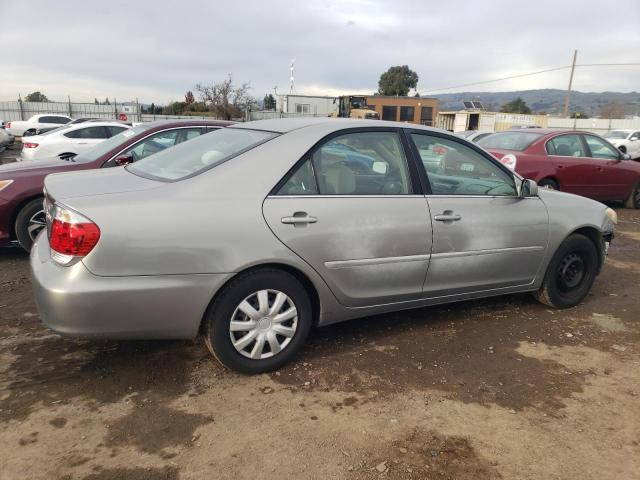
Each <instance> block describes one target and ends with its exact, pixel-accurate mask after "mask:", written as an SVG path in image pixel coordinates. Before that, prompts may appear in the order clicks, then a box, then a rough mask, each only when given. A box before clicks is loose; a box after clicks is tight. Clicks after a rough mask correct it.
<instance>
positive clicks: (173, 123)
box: [139, 118, 236, 130]
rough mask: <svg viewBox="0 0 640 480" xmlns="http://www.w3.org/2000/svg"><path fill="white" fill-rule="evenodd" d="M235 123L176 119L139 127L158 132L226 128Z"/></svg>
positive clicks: (157, 121)
mask: <svg viewBox="0 0 640 480" xmlns="http://www.w3.org/2000/svg"><path fill="white" fill-rule="evenodd" d="M235 123H236V122H231V121H227V120H201V119H197V118H195V119H193V120H192V119H190V118H189V119H176V120H155V121H153V122H143V123H140V124H139V125H145V126H146V127H148V129H154V130H159V129H162V128H173V127H192V126H195V127H199V126H205V127H226V126H229V125H234V124H235Z"/></svg>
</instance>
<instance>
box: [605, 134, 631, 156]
mask: <svg viewBox="0 0 640 480" xmlns="http://www.w3.org/2000/svg"><path fill="white" fill-rule="evenodd" d="M604 138H606V139H607V140H608V141H609V143H611V144H613V145H614V146H616V147H617V148H618V149H619V150H620V151H622V153H628V154H629V156H630V157H631V158H633V159H637V158H640V130H611V131H609V132H607V133H605V134H604Z"/></svg>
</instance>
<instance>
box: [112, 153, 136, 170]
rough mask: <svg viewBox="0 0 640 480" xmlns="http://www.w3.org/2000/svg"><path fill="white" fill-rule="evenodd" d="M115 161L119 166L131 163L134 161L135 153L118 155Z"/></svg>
mask: <svg viewBox="0 0 640 480" xmlns="http://www.w3.org/2000/svg"><path fill="white" fill-rule="evenodd" d="M115 162H116V165H117V166H118V167H122V166H124V165H129V164H130V163H133V155H131V154H128V155H120V156H119V157H116V159H115Z"/></svg>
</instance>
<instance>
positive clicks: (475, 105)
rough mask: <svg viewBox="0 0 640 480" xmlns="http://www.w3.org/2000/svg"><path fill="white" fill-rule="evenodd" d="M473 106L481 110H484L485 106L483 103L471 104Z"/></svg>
mask: <svg viewBox="0 0 640 480" xmlns="http://www.w3.org/2000/svg"><path fill="white" fill-rule="evenodd" d="M471 103H472V104H473V108H479V109H480V110H484V106H483V105H482V102H471Z"/></svg>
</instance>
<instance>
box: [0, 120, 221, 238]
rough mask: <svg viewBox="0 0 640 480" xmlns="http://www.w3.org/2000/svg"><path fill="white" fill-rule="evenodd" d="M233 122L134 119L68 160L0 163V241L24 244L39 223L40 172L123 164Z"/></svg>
mask: <svg viewBox="0 0 640 480" xmlns="http://www.w3.org/2000/svg"><path fill="white" fill-rule="evenodd" d="M232 123H233V122H224V121H217V120H216V121H214V120H183V121H176V120H164V121H158V122H152V123H144V124H140V125H138V126H136V127H134V128H133V129H130V130H125V131H124V132H122V133H119V134H118V135H116V136H114V137H111V138H109V139H108V140H105V141H104V142H102V143H100V144H98V145H97V146H96V147H95V148H94V149H92V150H90V151H89V152H87V153H85V154H83V155H78V156H77V157H74V158H73V159H72V160H51V161H40V160H34V161H29V162H16V163H10V164H7V165H0V246H6V245H9V244H11V243H14V242H18V243H20V245H22V247H23V248H24V249H25V250H30V249H31V244H32V243H33V240H34V239H35V237H36V235H37V234H38V232H39V231H40V230H41V229H42V228H44V226H45V216H44V211H43V209H42V200H43V197H42V188H43V185H44V177H46V176H47V175H49V174H50V173H57V172H67V171H76V170H88V169H92V168H107V167H117V166H121V165H126V164H128V163H132V162H136V161H138V160H140V159H142V158H145V157H148V156H149V155H151V154H153V153H156V152H158V151H160V150H164V149H166V148H169V147H172V146H174V145H177V144H178V143H182V142H184V141H186V140H190V139H191V138H194V137H197V136H199V135H202V134H205V133H208V132H210V131H213V130H217V129H219V128H221V127H226V126H227V125H230V124H232Z"/></svg>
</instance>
